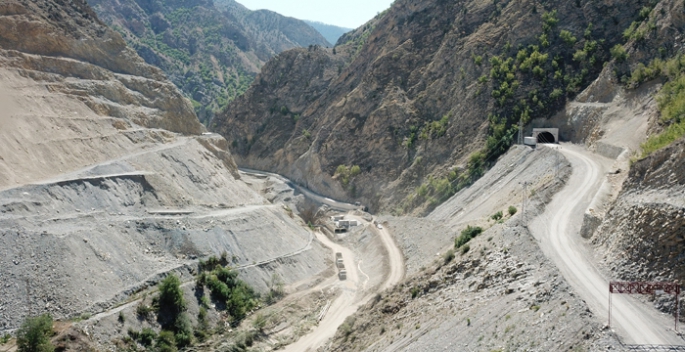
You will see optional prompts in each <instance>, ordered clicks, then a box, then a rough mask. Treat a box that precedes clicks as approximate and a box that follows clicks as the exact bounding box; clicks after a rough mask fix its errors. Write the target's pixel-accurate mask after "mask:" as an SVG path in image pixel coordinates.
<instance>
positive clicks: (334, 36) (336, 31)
mask: <svg viewBox="0 0 685 352" xmlns="http://www.w3.org/2000/svg"><path fill="white" fill-rule="evenodd" d="M304 22H305V23H306V24H308V25H310V26H312V27H313V28H314V29H316V30H317V31H318V32H319V33H321V35H322V36H323V37H324V38H326V40H328V42H329V43H337V42H338V39H340V37H341V36H342V35H343V34H345V33H347V32H349V31H351V30H352V28H343V27H338V26H333V25H330V24H325V23H322V22H318V21H307V20H305V21H304Z"/></svg>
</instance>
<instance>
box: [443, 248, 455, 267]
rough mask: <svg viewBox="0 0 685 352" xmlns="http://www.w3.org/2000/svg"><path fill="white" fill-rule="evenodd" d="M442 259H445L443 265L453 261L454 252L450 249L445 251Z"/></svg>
mask: <svg viewBox="0 0 685 352" xmlns="http://www.w3.org/2000/svg"><path fill="white" fill-rule="evenodd" d="M444 259H445V264H447V263H449V262H451V261H452V260H454V250H452V249H450V250H449V251H447V253H445V257H444Z"/></svg>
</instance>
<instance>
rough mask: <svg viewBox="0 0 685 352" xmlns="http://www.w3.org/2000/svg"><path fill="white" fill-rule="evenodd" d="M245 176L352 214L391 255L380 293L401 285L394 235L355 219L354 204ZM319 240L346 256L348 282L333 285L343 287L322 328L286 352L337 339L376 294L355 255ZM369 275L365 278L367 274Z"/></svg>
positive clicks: (401, 263) (401, 264)
mask: <svg viewBox="0 0 685 352" xmlns="http://www.w3.org/2000/svg"><path fill="white" fill-rule="evenodd" d="M241 171H242V172H245V173H249V174H256V175H266V176H272V177H276V178H278V179H280V180H282V181H284V182H286V183H288V184H289V185H292V186H293V187H295V188H296V189H297V190H298V191H300V192H302V193H303V194H304V195H305V196H306V197H308V198H310V199H312V200H314V201H317V202H319V203H323V204H326V205H328V206H330V207H331V208H333V209H338V210H348V211H350V213H349V214H348V215H347V216H348V217H349V218H354V219H357V220H358V221H360V222H361V223H362V224H363V225H364V226H370V227H371V228H372V229H373V233H375V234H377V235H379V236H380V238H381V240H382V242H383V245H384V247H385V248H386V249H387V251H388V260H389V262H390V272H389V273H388V277H387V279H386V280H385V282H384V283H383V285H381V287H380V289H379V291H383V290H385V289H387V288H389V287H392V286H393V285H396V284H397V283H399V282H400V281H401V280H402V278H403V277H404V272H405V268H404V257H403V255H402V251H401V250H400V249H399V247H397V244H396V243H395V241H394V240H393V238H392V235H390V233H389V232H388V230H387V229H386V228H383V229H378V228H376V227H375V226H374V225H373V223H369V222H368V221H366V220H364V219H363V218H361V217H359V216H354V215H353V214H352V212H351V211H352V210H356V209H358V208H359V207H358V206H356V205H353V204H348V203H343V202H339V201H336V200H333V199H330V198H327V197H324V196H321V195H319V194H316V193H314V192H312V191H310V190H308V189H306V188H304V187H302V186H299V185H296V184H294V183H293V182H292V181H290V180H288V179H287V178H285V177H283V176H281V175H277V174H273V173H269V172H263V171H257V170H251V169H241ZM316 238H317V239H318V240H319V241H320V242H321V243H322V244H323V245H324V246H326V247H328V248H330V249H331V250H332V251H333V252H340V253H342V254H343V261H344V262H345V268H347V280H345V281H342V282H337V283H335V284H334V285H336V286H340V287H341V289H342V291H343V292H342V294H341V295H340V296H339V297H338V298H337V299H336V300H335V301H333V302H332V304H331V306H330V308H329V309H328V312H327V313H326V316H325V317H324V319H323V320H321V322H320V323H319V325H318V326H317V327H316V329H314V331H312V332H310V333H309V334H307V335H305V336H303V337H302V338H300V339H299V340H298V341H297V342H295V343H293V344H291V345H289V346H287V347H286V348H285V351H293V352H295V351H298V352H299V351H309V350H316V349H317V348H318V347H319V346H321V345H323V344H324V343H325V342H326V340H328V339H329V338H331V337H333V335H335V332H336V330H337V329H338V327H339V326H340V325H341V324H342V323H343V322H344V321H345V319H346V318H347V317H349V316H350V315H352V314H354V313H355V312H356V311H357V309H358V308H359V307H360V306H361V305H363V304H365V303H366V302H368V300H369V299H371V297H373V293H371V294H366V295H364V296H361V295H360V294H363V291H364V290H363V288H362V283H361V282H360V280H359V272H358V268H359V265H358V264H359V263H358V262H356V261H355V257H354V254H353V252H352V251H351V250H350V249H348V248H346V247H344V246H341V245H339V244H337V243H334V242H332V241H331V240H329V239H328V238H327V237H326V236H324V235H322V234H321V233H319V232H317V233H316ZM364 275H366V274H364Z"/></svg>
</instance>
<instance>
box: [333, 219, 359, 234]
mask: <svg viewBox="0 0 685 352" xmlns="http://www.w3.org/2000/svg"><path fill="white" fill-rule="evenodd" d="M334 224H335V232H345V231H347V230H349V229H350V227H354V226H359V222H358V221H357V220H338V221H335V222H334Z"/></svg>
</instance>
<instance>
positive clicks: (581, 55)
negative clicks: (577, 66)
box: [573, 50, 587, 62]
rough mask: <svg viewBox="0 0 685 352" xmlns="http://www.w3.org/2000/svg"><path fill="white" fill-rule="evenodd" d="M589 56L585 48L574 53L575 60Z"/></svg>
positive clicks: (579, 60) (581, 59) (582, 59)
mask: <svg viewBox="0 0 685 352" xmlns="http://www.w3.org/2000/svg"><path fill="white" fill-rule="evenodd" d="M586 58H587V53H586V52H585V51H584V50H578V51H576V52H575V54H573V61H578V62H581V61H584V60H585V59H586Z"/></svg>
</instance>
